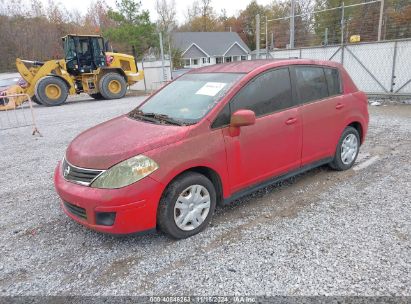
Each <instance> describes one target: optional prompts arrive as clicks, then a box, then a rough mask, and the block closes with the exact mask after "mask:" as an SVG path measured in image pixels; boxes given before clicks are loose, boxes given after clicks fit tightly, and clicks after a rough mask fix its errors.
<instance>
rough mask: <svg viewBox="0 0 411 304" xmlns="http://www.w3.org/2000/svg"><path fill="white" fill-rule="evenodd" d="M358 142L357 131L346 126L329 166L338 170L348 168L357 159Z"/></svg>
mask: <svg viewBox="0 0 411 304" xmlns="http://www.w3.org/2000/svg"><path fill="white" fill-rule="evenodd" d="M360 143H361V142H360V135H359V134H358V131H357V130H356V129H355V128H353V127H346V128H345V130H344V132H343V133H342V135H341V137H340V140H339V141H338V145H337V149H336V151H335V155H334V159H333V161H332V162H331V163H330V167H331V168H333V169H334V170H338V171H343V170H348V169H350V168H351V167H352V166H353V165H354V163H355V160H356V159H357V156H358V152H359V151H360Z"/></svg>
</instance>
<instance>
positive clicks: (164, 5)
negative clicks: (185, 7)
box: [156, 0, 177, 33]
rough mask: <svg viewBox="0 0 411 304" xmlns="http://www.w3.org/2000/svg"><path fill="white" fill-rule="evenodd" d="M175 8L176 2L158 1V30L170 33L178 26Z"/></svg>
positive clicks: (171, 0) (173, 0)
mask: <svg viewBox="0 0 411 304" xmlns="http://www.w3.org/2000/svg"><path fill="white" fill-rule="evenodd" d="M175 7H176V2H175V0H170V1H167V0H156V11H157V14H158V17H159V18H158V21H157V28H158V30H159V31H160V32H163V33H169V32H171V31H172V30H173V28H175V27H176V26H177V22H176V9H175Z"/></svg>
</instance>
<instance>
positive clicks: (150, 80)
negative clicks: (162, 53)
mask: <svg viewBox="0 0 411 304" xmlns="http://www.w3.org/2000/svg"><path fill="white" fill-rule="evenodd" d="M138 68H139V70H144V81H140V82H137V83H136V84H134V85H132V86H131V89H132V90H139V91H142V90H144V91H146V92H147V91H148V92H152V91H155V90H157V89H159V88H160V87H161V86H163V85H164V83H167V82H168V81H170V80H171V65H170V60H168V59H167V60H165V61H164V65H163V62H162V60H152V61H148V60H144V61H143V62H141V63H140V62H139V63H138Z"/></svg>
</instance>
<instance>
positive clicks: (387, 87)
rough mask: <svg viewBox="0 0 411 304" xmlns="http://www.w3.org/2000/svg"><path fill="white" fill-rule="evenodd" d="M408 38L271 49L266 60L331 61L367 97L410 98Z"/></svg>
mask: <svg viewBox="0 0 411 304" xmlns="http://www.w3.org/2000/svg"><path fill="white" fill-rule="evenodd" d="M410 50H411V39H403V40H395V41H382V42H370V43H359V44H345V45H343V46H323V47H312V48H309V47H308V48H299V49H284V50H274V51H272V52H270V53H269V57H270V58H274V59H282V58H306V59H317V60H333V61H336V62H339V63H341V64H343V66H344V67H345V68H346V69H347V71H348V73H349V74H350V76H351V77H352V79H353V81H354V82H355V83H356V85H357V86H358V88H359V89H360V90H362V91H364V92H366V93H367V94H369V95H389V96H411V69H410V66H411V51H410Z"/></svg>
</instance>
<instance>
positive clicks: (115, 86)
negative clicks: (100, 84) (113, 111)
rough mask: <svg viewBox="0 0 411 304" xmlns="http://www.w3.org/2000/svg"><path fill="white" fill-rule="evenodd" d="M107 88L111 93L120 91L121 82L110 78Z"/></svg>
mask: <svg viewBox="0 0 411 304" xmlns="http://www.w3.org/2000/svg"><path fill="white" fill-rule="evenodd" d="M108 89H109V90H110V92H111V93H114V94H117V93H120V91H121V83H120V82H119V81H118V80H111V81H110V82H109V83H108Z"/></svg>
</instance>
